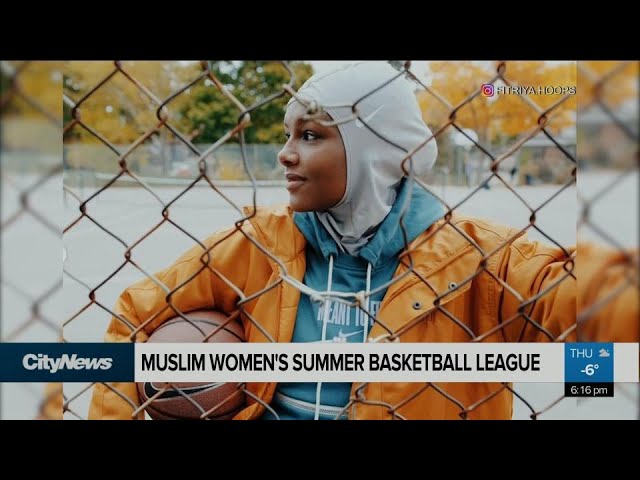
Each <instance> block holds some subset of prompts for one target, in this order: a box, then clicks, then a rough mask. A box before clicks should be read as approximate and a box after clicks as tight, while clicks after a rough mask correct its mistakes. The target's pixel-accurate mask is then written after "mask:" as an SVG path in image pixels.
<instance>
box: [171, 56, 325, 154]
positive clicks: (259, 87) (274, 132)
mask: <svg viewBox="0 0 640 480" xmlns="http://www.w3.org/2000/svg"><path fill="white" fill-rule="evenodd" d="M289 65H290V67H291V69H292V70H293V72H294V74H295V83H294V88H295V89H296V90H297V89H298V88H299V87H300V86H301V85H302V83H303V82H304V81H306V80H307V79H308V78H309V77H310V76H311V75H312V73H313V70H312V67H311V65H308V64H305V63H302V62H291V63H290V64H289ZM211 71H212V73H213V74H214V75H215V77H216V78H217V79H218V80H220V82H221V83H222V84H223V85H224V86H225V87H226V89H227V90H228V91H229V92H230V93H231V94H232V95H233V96H234V97H235V98H236V99H237V100H238V101H239V102H240V103H241V104H242V105H244V106H245V107H247V108H250V107H251V106H253V105H256V104H257V103H259V102H261V101H262V100H264V99H265V98H267V97H269V96H270V95H273V94H275V93H278V92H282V87H283V85H284V84H287V83H289V81H290V78H291V77H290V74H289V72H288V71H287V69H286V68H285V67H284V66H283V65H282V64H281V63H280V62H265V61H260V62H256V61H245V62H221V61H218V62H213V63H212V68H211ZM289 98H290V97H289V95H288V94H285V95H283V96H281V97H279V98H276V99H274V100H272V101H270V102H268V103H266V104H265V105H262V106H260V107H259V108H257V109H256V110H253V111H252V112H251V123H250V125H249V126H248V127H247V128H246V129H245V130H244V134H245V141H246V142H247V143H281V142H282V141H283V140H284V127H283V125H282V118H283V116H284V110H285V106H286V104H287V101H288V100H289ZM176 100H177V103H179V104H180V107H179V113H180V115H179V116H180V117H181V121H180V125H181V127H182V128H181V130H182V131H189V132H192V131H197V132H199V134H197V135H196V136H195V138H194V139H193V141H194V142H198V143H213V142H216V141H217V140H219V139H220V138H221V137H222V136H223V135H225V134H226V133H227V132H228V131H230V130H232V129H233V128H234V127H235V126H236V125H237V123H238V119H239V117H240V113H241V110H240V109H239V108H238V106H236V105H235V104H234V103H233V102H232V100H230V99H229V98H228V97H227V96H226V95H225V94H224V93H223V92H222V91H221V90H220V89H219V88H218V87H217V86H216V85H215V84H214V83H213V82H212V81H211V80H209V79H206V80H205V81H203V82H200V83H198V84H197V85H195V86H194V87H192V88H190V89H189V90H187V91H185V94H184V95H183V96H182V98H180V99H176ZM229 141H230V142H237V141H238V137H237V136H234V137H233V138H232V139H230V140H229Z"/></svg>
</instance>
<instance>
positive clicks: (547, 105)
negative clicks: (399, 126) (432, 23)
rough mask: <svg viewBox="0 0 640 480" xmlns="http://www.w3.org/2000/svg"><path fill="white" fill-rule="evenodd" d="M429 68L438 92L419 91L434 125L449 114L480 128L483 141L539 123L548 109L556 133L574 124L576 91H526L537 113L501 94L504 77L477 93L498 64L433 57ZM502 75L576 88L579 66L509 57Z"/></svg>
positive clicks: (516, 81)
mask: <svg viewBox="0 0 640 480" xmlns="http://www.w3.org/2000/svg"><path fill="white" fill-rule="evenodd" d="M429 67H430V71H431V74H432V82H431V86H430V89H431V90H432V91H433V92H434V93H435V95H433V94H431V93H429V92H427V91H424V90H423V91H420V92H419V93H418V94H417V95H418V102H419V104H420V106H421V108H422V112H423V118H424V120H425V121H426V122H427V123H428V124H429V125H431V126H433V127H438V126H441V125H443V124H444V123H446V122H447V121H449V119H450V118H451V119H452V120H453V121H454V122H455V123H456V125H458V126H459V127H461V128H470V129H473V130H474V131H476V133H477V134H478V137H479V140H480V141H481V142H486V141H495V140H496V139H497V138H498V137H500V136H516V135H519V134H522V133H524V132H526V131H529V130H531V129H532V128H534V127H536V125H538V119H539V118H540V115H541V112H545V111H546V112H547V128H548V129H549V130H550V131H551V132H553V133H557V132H559V131H560V130H562V129H564V128H566V127H568V126H571V125H574V124H575V108H576V107H575V105H576V103H575V102H576V100H575V95H571V96H568V97H566V98H564V97H565V95H562V94H537V93H529V94H527V98H528V99H529V100H530V101H531V102H533V103H534V104H535V105H536V106H537V107H538V108H539V109H540V112H538V111H537V110H536V108H535V106H531V105H529V104H528V103H527V102H526V101H525V100H524V99H523V98H521V96H520V95H518V94H505V93H503V94H499V93H497V92H498V87H499V86H506V85H505V83H503V82H502V80H497V81H494V82H493V83H494V87H495V89H496V90H495V91H496V94H494V96H492V97H485V96H483V95H481V94H479V92H480V89H481V86H482V85H483V84H485V83H490V82H491V81H492V80H493V79H494V77H495V76H496V74H497V70H496V65H490V64H489V63H488V62H431V63H430V65H429ZM502 76H503V77H504V78H505V79H506V80H507V81H508V82H509V84H510V85H511V86H526V87H535V88H536V89H537V88H538V87H543V88H544V87H555V86H561V87H574V88H575V87H576V68H575V64H574V63H571V62H568V63H566V62H565V63H552V62H538V61H523V62H507V63H506V69H505V70H504V72H503V73H502ZM436 95H437V96H440V97H441V99H442V100H441V99H439V98H438V97H437V96H436ZM474 95H475V96H474ZM561 100H562V101H561ZM556 104H557V105H556Z"/></svg>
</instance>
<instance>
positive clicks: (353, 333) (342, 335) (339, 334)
mask: <svg viewBox="0 0 640 480" xmlns="http://www.w3.org/2000/svg"><path fill="white" fill-rule="evenodd" d="M363 332H364V329H362V330H358V331H357V332H351V333H342V329H340V331H339V332H338V336H339V337H340V338H348V337H353V336H354V335H358V334H359V333H363Z"/></svg>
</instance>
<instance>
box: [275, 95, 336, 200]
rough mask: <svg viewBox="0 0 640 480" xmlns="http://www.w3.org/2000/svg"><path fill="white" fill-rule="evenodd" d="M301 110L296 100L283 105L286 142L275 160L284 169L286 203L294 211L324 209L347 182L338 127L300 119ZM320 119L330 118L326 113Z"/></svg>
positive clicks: (302, 114)
mask: <svg viewBox="0 0 640 480" xmlns="http://www.w3.org/2000/svg"><path fill="white" fill-rule="evenodd" d="M305 113H306V107H305V106H304V105H302V104H301V103H300V102H294V103H293V104H291V105H290V106H289V108H288V109H287V113H286V114H285V116H284V131H285V135H286V136H287V143H286V144H285V146H284V147H283V149H282V150H281V151H280V153H278V161H279V162H280V163H281V164H282V165H284V167H285V169H286V170H285V178H286V179H287V190H288V191H289V204H290V205H291V208H292V209H293V210H294V211H297V212H309V211H323V210H328V209H330V208H331V207H333V206H335V205H336V203H338V202H339V201H340V200H341V199H342V196H343V195H344V191H345V188H346V185H347V157H346V154H345V150H344V144H343V143H342V137H341V136H340V132H339V131H338V127H335V126H331V127H324V126H322V125H320V124H319V123H316V122H315V121H313V120H303V118H302V117H303V116H304V114H305ZM325 115H326V114H325ZM323 119H326V120H329V121H331V118H330V117H329V116H328V115H326V116H325V117H324V118H323Z"/></svg>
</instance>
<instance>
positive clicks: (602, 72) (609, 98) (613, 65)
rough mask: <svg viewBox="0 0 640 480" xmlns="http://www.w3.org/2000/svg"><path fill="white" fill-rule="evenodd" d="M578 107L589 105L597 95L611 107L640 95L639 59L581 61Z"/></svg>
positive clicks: (634, 99) (579, 63)
mask: <svg viewBox="0 0 640 480" xmlns="http://www.w3.org/2000/svg"><path fill="white" fill-rule="evenodd" d="M577 70H578V88H579V95H578V108H579V109H580V110H582V109H584V108H586V107H587V106H588V105H590V104H591V103H593V102H594V101H595V100H596V98H597V99H598V100H600V101H601V102H603V103H605V104H606V105H608V107H609V108H616V107H619V106H621V105H622V104H623V103H624V102H626V101H629V100H633V101H636V102H637V98H638V75H639V74H640V63H639V62H628V63H626V62H620V61H609V60H607V61H580V62H578V68H577Z"/></svg>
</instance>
